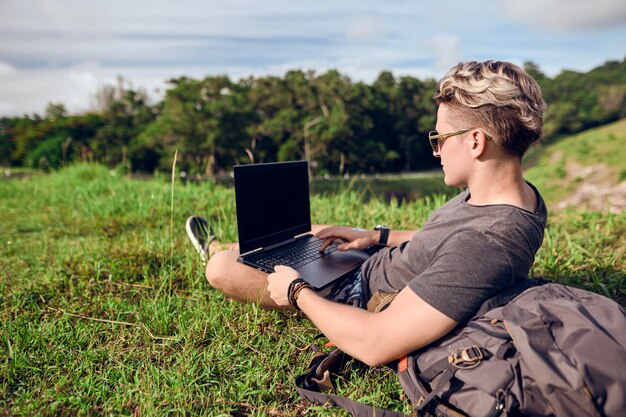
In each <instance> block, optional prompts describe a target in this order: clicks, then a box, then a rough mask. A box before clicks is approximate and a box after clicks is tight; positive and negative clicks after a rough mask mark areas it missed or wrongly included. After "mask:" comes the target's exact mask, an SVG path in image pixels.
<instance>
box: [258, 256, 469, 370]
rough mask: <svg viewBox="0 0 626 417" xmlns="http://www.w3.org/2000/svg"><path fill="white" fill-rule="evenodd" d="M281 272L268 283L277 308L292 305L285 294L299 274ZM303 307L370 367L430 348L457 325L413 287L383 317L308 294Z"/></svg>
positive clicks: (301, 297) (303, 295) (279, 269)
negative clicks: (429, 345)
mask: <svg viewBox="0 0 626 417" xmlns="http://www.w3.org/2000/svg"><path fill="white" fill-rule="evenodd" d="M276 271H277V272H276V273H273V274H270V276H269V277H268V281H269V286H268V290H269V291H270V293H271V294H272V298H273V299H274V301H276V302H277V304H279V305H281V304H286V305H288V304H289V302H288V301H287V297H286V293H285V288H286V287H287V286H288V285H289V282H291V281H292V280H293V279H294V278H295V277H297V275H298V273H297V272H296V271H294V270H293V269H291V268H288V267H285V266H279V267H277V268H276ZM298 307H300V309H302V311H303V312H304V313H305V314H306V315H307V317H308V318H309V319H310V320H311V321H312V322H313V323H314V324H315V325H316V326H317V328H319V329H320V330H321V331H322V333H324V335H326V337H328V339H330V340H331V341H332V342H333V343H335V345H337V347H338V348H340V349H341V350H343V351H344V352H346V353H348V354H349V355H350V356H352V357H354V358H356V359H358V360H360V361H362V362H365V363H366V364H368V365H370V366H376V365H381V364H385V363H388V362H390V361H392V360H394V359H398V358H400V357H402V356H404V355H406V354H407V353H409V352H412V351H414V350H416V349H419V348H420V347H422V346H426V345H427V344H429V343H431V342H433V341H435V340H437V339H439V338H440V337H442V336H444V335H445V334H447V333H448V332H450V331H451V330H452V329H453V328H454V327H455V326H456V325H457V323H456V322H455V321H454V320H452V319H451V318H449V317H448V316H446V315H445V314H443V313H441V312H439V311H438V310H436V309H435V308H433V307H431V306H430V305H429V304H427V303H426V302H425V301H423V300H422V299H421V298H420V297H419V296H418V295H417V294H415V292H413V290H411V289H410V288H408V287H407V288H405V289H404V290H402V291H401V292H400V293H399V294H398V296H397V297H396V298H395V300H394V301H393V302H392V303H391V305H390V306H389V307H388V308H387V309H386V310H384V311H382V312H380V313H370V312H368V311H366V310H362V309H359V308H356V307H352V306H347V305H343V304H338V303H335V302H332V301H328V300H326V299H324V298H322V297H320V296H319V295H317V293H315V292H314V291H312V290H308V289H305V290H302V291H301V292H300V294H299V296H298Z"/></svg>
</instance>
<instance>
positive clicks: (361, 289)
mask: <svg viewBox="0 0 626 417" xmlns="http://www.w3.org/2000/svg"><path fill="white" fill-rule="evenodd" d="M317 293H318V294H319V295H321V296H322V297H324V298H326V299H327V300H330V301H335V302H337V303H341V304H349V305H353V306H355V307H359V308H363V309H365V308H367V301H368V300H369V285H368V284H367V282H366V280H365V279H364V278H363V276H362V275H361V268H358V269H356V270H355V271H353V272H351V273H349V274H348V275H346V276H345V277H343V278H341V279H339V280H337V281H335V282H334V283H332V284H331V285H329V286H328V287H326V288H322V289H321V290H319V291H318V292H317Z"/></svg>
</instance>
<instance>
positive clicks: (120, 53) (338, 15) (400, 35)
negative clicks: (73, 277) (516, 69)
mask: <svg viewBox="0 0 626 417" xmlns="http://www.w3.org/2000/svg"><path fill="white" fill-rule="evenodd" d="M625 56H626V1H624V0H593V1H590V0H473V1H471V2H470V1H451V0H438V1H436V0H423V1H420V0H413V1H408V0H391V1H380V0H378V1H371V0H359V1H355V0H346V1H339V0H335V1H328V0H318V1H316V2H302V1H296V0H292V1H287V0H265V1H253V0H229V1H211V0H205V1H200V0H178V1H171V0H170V1H162V0H107V1H102V0H89V1H88V0H0V115H21V114H24V113H35V112H36V113H42V112H43V111H44V109H45V106H46V104H47V103H48V102H61V103H64V104H65V105H66V106H67V108H68V109H69V110H70V111H71V112H82V111H86V110H89V109H90V108H93V107H94V105H95V101H94V100H95V99H94V97H95V93H96V92H97V91H98V88H100V87H101V86H103V85H105V84H113V83H115V82H116V78H117V76H122V77H124V78H125V79H126V80H128V82H129V83H130V85H131V86H132V87H133V88H144V89H146V90H147V91H148V93H149V94H150V95H151V96H152V97H153V98H154V99H155V100H156V99H158V98H159V97H160V94H162V92H163V90H164V81H165V80H167V79H169V78H172V77H179V76H182V75H186V76H191V77H195V78H201V77H204V76H206V75H215V74H228V75H229V76H231V78H232V79H234V80H237V79H239V78H242V77H247V76H249V75H255V76H261V75H267V74H274V75H282V74H284V73H285V72H286V71H287V70H290V69H297V68H300V69H314V70H316V71H318V72H323V71H325V70H327V69H330V68H336V69H338V70H339V71H341V72H342V73H344V74H346V75H348V76H350V77H351V78H352V79H353V80H362V81H366V82H370V81H372V80H373V79H375V78H376V76H377V75H378V74H379V73H380V71H382V70H391V71H392V72H393V73H394V74H395V75H412V76H415V77H418V78H425V77H434V78H439V77H440V76H441V75H442V74H443V73H444V72H445V71H446V70H447V69H448V68H449V67H451V66H452V65H454V64H456V63H457V62H459V61H465V60H484V59H501V60H509V61H512V62H515V63H517V64H522V63H523V62H525V61H533V62H535V63H536V64H538V65H539V67H540V68H541V69H542V70H543V71H544V72H546V73H548V74H549V75H556V74H557V73H558V72H560V71H561V70H563V69H573V70H578V71H587V70H589V69H591V68H593V67H595V66H598V65H600V64H602V63H604V62H605V61H607V60H622V59H623V58H624V57H625Z"/></svg>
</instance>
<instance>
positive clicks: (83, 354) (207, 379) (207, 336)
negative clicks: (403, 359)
mask: <svg viewBox="0 0 626 417" xmlns="http://www.w3.org/2000/svg"><path fill="white" fill-rule="evenodd" d="M444 200H445V198H444V197H433V198H427V199H422V200H419V201H417V202H415V203H410V204H403V205H398V204H396V203H394V202H392V203H386V202H384V201H383V200H382V199H376V198H373V199H368V201H367V202H363V196H362V195H361V194H359V193H356V192H350V191H343V192H341V194H339V195H337V196H314V197H313V198H312V213H313V221H314V222H316V223H338V224H351V225H354V226H361V227H365V228H370V227H371V226H372V225H374V224H377V223H387V224H389V225H390V226H391V227H392V228H405V229H406V228H418V227H420V225H421V224H422V223H423V222H424V221H425V220H426V219H427V217H428V215H429V214H430V213H431V212H432V211H433V210H434V209H435V208H436V207H438V206H439V205H441V204H442V203H443V201H444ZM191 214H201V215H203V216H206V217H209V218H211V219H212V220H213V225H214V227H215V231H216V234H217V235H218V237H219V238H220V239H221V240H223V241H234V240H236V225H235V211H234V195H233V191H232V189H228V188H225V187H221V186H215V185H212V184H210V183H205V184H200V185H198V184H188V185H184V186H183V185H182V184H179V183H175V184H173V185H172V184H169V183H167V182H165V181H163V180H159V179H155V180H148V181H138V180H130V179H127V178H125V177H120V176H119V175H112V174H111V172H110V171H109V170H108V169H106V168H104V167H101V166H97V165H77V166H72V167H69V168H66V169H65V170H63V171H61V172H59V173H55V174H51V175H45V176H36V177H32V178H27V179H17V180H15V179H14V180H3V181H0V251H1V252H2V256H1V258H0V259H1V260H0V306H1V307H0V322H1V323H2V332H1V334H0V337H1V340H0V415H2V414H7V415H37V414H43V415H49V414H58V415H75V414H81V415H84V414H97V415H166V414H173V415H186V414H194V415H196V414H199V415H211V416H214V415H259V416H261V415H270V416H291V415H335V414H336V413H337V411H332V410H331V411H329V410H324V409H322V408H319V407H314V406H311V405H310V404H308V403H305V402H303V401H301V400H300V398H299V397H298V395H297V393H296V391H295V388H294V385H293V380H294V378H295V376H296V375H297V374H299V373H300V371H301V370H302V369H303V367H304V366H305V365H306V364H307V363H308V360H309V359H310V353H309V352H307V351H306V350H304V348H305V347H306V346H308V344H309V343H310V342H311V340H312V339H313V337H314V336H315V335H316V334H317V331H316V330H315V328H314V326H313V325H312V324H311V323H310V322H309V321H307V320H306V319H301V318H299V317H297V316H295V315H293V314H290V313H285V312H277V311H265V310H262V309H259V308H258V307H257V306H255V305H241V304H238V303H236V302H232V301H229V300H227V299H225V298H224V297H223V296H222V295H221V294H219V293H218V292H217V291H214V290H212V289H211V288H210V287H209V285H208V284H207V282H206V280H205V279H204V271H203V265H202V264H201V262H200V261H199V259H198V257H197V255H196V253H195V251H194V250H193V249H192V247H191V245H190V243H189V242H188V241H187V237H186V235H185V232H184V221H185V219H186V218H187V216H189V215H191ZM624 236H626V217H625V216H624V215H616V214H610V213H591V212H575V211H564V212H559V213H553V214H552V216H551V218H550V223H549V226H548V229H547V232H546V240H545V242H544V245H543V247H542V249H541V250H540V252H539V254H538V256H537V262H536V265H535V267H534V268H533V271H532V272H533V274H535V275H546V276H548V277H550V278H553V279H554V280H556V281H559V282H564V283H568V284H571V285H575V286H579V287H583V288H587V289H590V290H592V291H596V292H599V293H601V294H604V295H607V296H609V297H611V298H613V299H616V300H618V301H619V302H620V303H622V304H625V301H626V298H625V297H626V295H625V294H626V288H625V284H624V282H625V281H626V279H625V278H626V261H625V256H624V250H625V245H624ZM340 389H341V392H343V393H344V395H349V396H351V397H352V398H355V399H359V400H361V401H364V402H366V403H370V404H375V405H377V406H381V407H393V408H395V409H397V410H403V411H405V412H408V411H409V409H408V408H407V405H408V404H407V401H405V399H404V397H403V395H402V394H401V391H402V390H401V388H400V385H399V384H398V383H397V381H396V378H395V376H394V375H393V374H392V373H391V372H390V371H389V370H386V369H384V368H383V369H374V370H369V371H367V373H366V374H365V375H363V374H361V373H358V374H355V375H353V376H352V377H351V378H350V380H349V381H347V380H345V381H344V380H342V381H340ZM340 415H343V414H341V413H340Z"/></svg>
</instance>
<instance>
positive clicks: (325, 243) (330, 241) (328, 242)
mask: <svg viewBox="0 0 626 417" xmlns="http://www.w3.org/2000/svg"><path fill="white" fill-rule="evenodd" d="M331 243H333V240H332V239H326V240H325V241H324V243H322V246H320V252H324V251H325V250H326V248H327V247H329V246H330V244H331Z"/></svg>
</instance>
